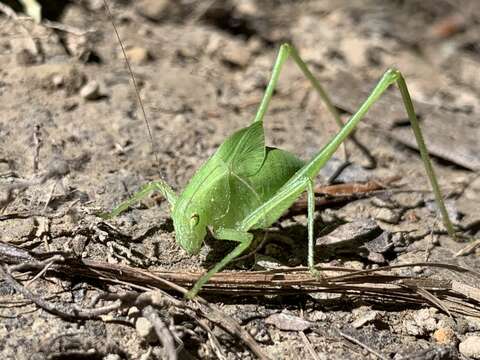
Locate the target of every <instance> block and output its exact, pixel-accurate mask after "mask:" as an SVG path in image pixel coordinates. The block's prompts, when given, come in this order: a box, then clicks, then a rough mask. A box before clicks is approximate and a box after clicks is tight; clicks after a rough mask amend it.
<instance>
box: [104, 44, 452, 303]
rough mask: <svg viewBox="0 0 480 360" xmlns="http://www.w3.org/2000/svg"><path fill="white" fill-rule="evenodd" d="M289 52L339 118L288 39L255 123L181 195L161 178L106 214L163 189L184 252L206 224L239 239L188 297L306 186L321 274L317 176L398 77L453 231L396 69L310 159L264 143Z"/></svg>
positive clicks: (198, 243)
mask: <svg viewBox="0 0 480 360" xmlns="http://www.w3.org/2000/svg"><path fill="white" fill-rule="evenodd" d="M289 56H290V57H291V58H292V59H293V60H294V62H295V63H296V64H297V65H298V66H299V68H300V70H301V71H302V72H303V73H304V75H305V76H306V77H307V78H308V79H309V80H310V82H311V83H312V85H313V87H314V88H315V89H316V91H317V92H318V93H319V95H320V97H321V98H322V99H323V101H324V102H325V103H326V105H327V108H328V109H329V110H330V112H332V114H333V115H334V117H335V119H336V121H337V122H339V123H341V121H340V117H339V115H338V113H337V112H336V109H335V108H334V106H333V105H332V102H331V101H330V100H329V97H328V96H327V94H326V92H325V91H324V90H323V88H322V86H321V85H320V83H319V82H318V81H317V80H316V78H315V77H314V76H313V75H312V73H311V72H310V71H309V69H308V67H307V65H306V64H305V63H304V61H303V60H302V59H301V58H300V56H299V54H298V52H297V50H296V49H295V48H294V47H293V46H291V45H289V44H283V45H282V46H281V47H280V50H279V53H278V56H277V60H276V62H275V65H274V67H273V71H272V75H271V78H270V81H269V84H268V86H267V88H266V91H265V94H264V96H263V99H262V101H261V103H260V106H259V109H258V111H257V113H256V116H255V118H254V120H253V122H252V124H251V125H250V126H248V127H246V128H243V129H240V130H238V131H236V132H235V133H234V134H233V135H231V136H230V137H229V138H227V140H225V142H224V143H223V144H222V145H220V147H219V148H218V150H217V151H216V152H215V153H214V154H213V155H212V156H211V157H210V158H209V159H208V160H207V162H206V163H205V164H203V165H202V166H201V167H200V168H199V169H198V170H197V172H196V173H195V175H194V176H193V177H192V178H191V179H190V181H189V182H188V184H187V186H186V187H185V189H184V190H183V192H182V193H181V194H180V195H177V194H176V193H175V192H174V191H173V189H172V188H171V187H170V186H169V185H168V184H167V183H166V182H165V181H163V180H160V181H156V182H153V183H150V184H148V185H146V186H145V187H143V188H142V189H141V190H140V191H139V192H137V193H136V194H134V195H133V197H131V198H130V199H128V200H127V201H125V202H124V203H122V204H120V205H119V206H118V207H116V208H115V209H114V210H113V211H112V212H110V213H107V214H104V215H103V217H104V218H111V217H114V216H117V215H118V214H120V213H121V212H122V211H124V210H126V209H127V208H128V207H129V206H131V205H132V204H134V203H136V202H138V201H139V200H141V199H142V198H144V197H145V196H147V195H148V194H150V193H151V192H153V191H159V192H160V193H162V194H163V196H164V197H165V198H166V200H167V201H168V203H169V204H170V209H171V214H172V219H173V224H174V229H175V236H176V241H177V242H178V244H179V245H180V246H181V247H182V248H183V249H184V250H185V251H186V252H187V253H189V254H192V255H194V254H197V253H198V252H199V251H200V249H201V247H202V245H203V241H204V238H205V236H206V235H207V229H209V230H210V232H211V234H212V235H213V237H214V238H216V239H219V240H230V241H236V242H238V245H237V246H236V247H235V248H234V249H233V251H231V252H230V253H229V254H227V255H226V256H225V257H224V258H223V259H222V260H221V261H220V262H218V263H217V264H216V265H215V266H214V267H213V268H212V269H210V270H209V271H208V272H207V273H205V274H204V275H203V276H202V277H201V278H200V279H199V280H198V281H197V282H196V283H195V285H194V286H193V287H192V289H191V290H190V291H189V292H188V293H187V297H188V298H192V297H194V296H195V295H196V294H197V293H198V292H199V291H200V289H201V288H202V286H203V285H204V284H205V283H206V282H207V281H208V280H209V279H210V278H211V277H212V276H213V275H214V274H215V273H217V272H218V271H220V270H222V269H223V268H224V267H225V266H226V265H227V264H228V263H229V262H231V261H232V260H233V259H235V258H236V257H238V256H239V255H241V254H242V253H243V252H244V251H245V250H246V249H248V248H249V246H250V244H251V242H252V239H253V234H251V233H250V232H249V231H251V230H254V229H266V228H268V227H269V226H271V225H272V224H273V223H274V222H275V221H277V220H278V219H279V218H280V216H281V215H282V214H283V213H284V212H285V211H286V210H287V209H288V208H289V207H290V206H291V205H292V204H293V203H294V202H295V201H296V200H297V198H298V197H299V196H300V195H301V194H302V193H303V192H305V191H306V192H307V199H308V206H307V216H308V225H307V228H308V267H309V269H310V271H311V272H312V273H313V274H314V275H318V273H317V272H316V270H315V263H314V228H313V226H314V211H315V195H314V191H313V181H314V178H315V176H316V175H317V174H318V172H319V171H320V169H321V168H322V167H323V166H324V165H325V163H326V162H327V161H328V160H329V159H330V158H331V157H332V155H333V154H334V153H335V151H336V150H337V149H338V147H339V146H340V145H341V144H342V143H343V142H344V141H345V139H346V138H347V137H348V136H349V134H351V133H352V131H353V130H354V129H355V127H356V126H357V124H358V123H359V122H360V120H361V119H362V118H363V117H364V115H365V114H366V113H367V111H368V110H369V108H370V107H371V106H372V105H373V104H374V103H375V102H376V101H377V99H378V98H379V97H380V96H381V95H382V94H383V93H384V92H385V90H387V88H388V87H389V86H390V85H392V84H394V83H396V84H397V86H398V88H399V90H400V93H401V95H402V99H403V103H404V106H405V109H406V112H407V114H408V117H409V120H410V122H411V125H412V129H413V132H414V134H415V137H416V140H417V143H418V148H419V150H420V154H421V157H422V160H423V162H424V165H425V169H426V173H427V176H428V178H429V180H430V183H431V186H432V189H433V192H434V194H435V199H436V202H437V204H438V207H439V209H440V212H441V215H442V217H443V222H444V224H445V227H446V229H447V231H448V233H449V234H450V235H452V236H453V235H454V230H453V225H452V223H451V221H450V219H449V216H448V214H447V211H446V208H445V205H444V202H443V198H442V194H441V191H440V188H439V186H438V183H437V180H436V176H435V173H434V170H433V167H432V164H431V161H430V158H429V155H428V152H427V148H426V145H425V142H424V140H423V136H422V133H421V130H420V126H419V122H418V120H417V117H416V114H415V111H414V107H413V103H412V101H411V99H410V95H409V92H408V89H407V86H406V83H405V80H404V78H403V76H402V74H401V73H400V72H399V71H398V70H395V69H389V70H387V71H386V72H385V74H384V75H383V77H382V78H381V80H380V81H379V82H378V84H377V85H376V87H375V88H374V89H373V91H372V92H371V94H370V95H369V97H368V98H367V99H366V100H365V102H364V103H363V104H362V105H361V106H360V108H359V110H358V111H357V112H356V113H355V114H354V115H352V116H351V118H350V119H349V120H348V122H347V123H345V125H344V126H343V127H342V128H341V130H340V131H339V132H338V133H337V135H336V136H335V137H333V139H332V140H331V141H330V142H329V143H328V144H327V145H325V146H324V147H323V148H322V149H321V150H320V151H319V152H318V153H317V154H316V155H315V156H313V158H312V159H311V160H310V161H308V162H304V161H302V160H300V159H298V158H297V157H296V156H295V155H293V154H292V153H289V152H287V151H284V150H281V149H277V148H272V147H267V146H265V137H264V129H263V118H264V115H265V113H266V111H267V108H268V105H269V103H270V100H271V98H272V95H273V92H274V89H275V86H276V84H277V81H278V78H279V75H280V72H281V68H282V65H283V64H284V63H285V61H286V60H287V58H288V57H289Z"/></svg>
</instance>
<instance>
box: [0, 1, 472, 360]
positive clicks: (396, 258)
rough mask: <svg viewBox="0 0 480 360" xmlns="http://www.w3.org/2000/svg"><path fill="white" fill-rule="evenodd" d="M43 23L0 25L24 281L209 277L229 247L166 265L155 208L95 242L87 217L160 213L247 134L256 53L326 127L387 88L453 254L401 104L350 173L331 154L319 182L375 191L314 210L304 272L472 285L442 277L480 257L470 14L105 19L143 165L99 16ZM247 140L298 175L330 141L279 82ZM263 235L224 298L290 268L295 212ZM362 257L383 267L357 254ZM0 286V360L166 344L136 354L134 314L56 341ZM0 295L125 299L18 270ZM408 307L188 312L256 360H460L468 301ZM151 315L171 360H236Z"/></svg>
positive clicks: (79, 12)
mask: <svg viewBox="0 0 480 360" xmlns="http://www.w3.org/2000/svg"><path fill="white" fill-rule="evenodd" d="M6 3H8V2H6ZM52 3H55V2H48V1H46V2H44V4H45V6H44V19H43V21H42V23H41V24H34V23H33V22H32V21H30V20H28V19H25V18H23V17H22V16H23V15H22V14H21V13H13V14H12V13H10V14H9V13H8V11H7V13H5V9H3V3H2V4H0V5H2V8H1V9H0V33H1V36H0V75H1V76H0V94H1V102H0V109H1V112H0V114H1V118H0V186H1V187H0V191H1V193H0V196H1V197H0V199H1V204H2V207H3V212H2V213H1V214H0V229H1V233H0V234H1V242H2V244H7V245H13V246H15V249H17V250H18V249H20V250H22V251H24V252H23V253H22V254H25V251H28V254H30V255H32V256H34V257H35V258H36V259H38V256H40V255H41V254H43V255H41V256H43V258H45V254H55V253H62V254H69V256H72V258H77V259H86V260H95V261H102V262H104V263H109V264H112V265H113V264H122V265H128V266H130V267H134V268H141V269H148V270H149V271H153V270H169V271H187V272H191V271H202V270H204V269H206V268H209V267H211V266H212V265H213V264H214V263H215V262H216V261H218V259H220V258H222V257H223V256H224V255H225V254H226V252H227V251H228V250H229V249H230V248H231V247H230V246H229V245H230V244H228V243H226V242H218V241H214V240H208V241H207V242H206V244H205V246H204V247H203V249H202V250H201V252H200V254H199V255H198V256H189V255H187V254H186V252H184V251H183V250H181V248H180V247H179V245H178V244H176V242H175V234H174V231H173V227H172V223H171V219H170V215H169V212H168V206H167V204H166V202H165V201H163V199H162V198H161V196H159V195H158V194H156V195H153V196H150V197H149V198H148V199H146V200H144V201H143V202H142V203H141V204H140V205H137V206H134V207H133V208H132V209H131V210H129V211H127V212H125V213H124V214H122V215H121V216H119V217H117V218H116V219H113V220H111V221H107V222H104V221H102V220H101V219H100V218H98V217H97V216H95V213H97V212H98V211H102V210H107V209H111V208H112V207H113V206H114V205H116V204H118V203H119V202H121V201H122V200H125V199H126V198H128V196H129V195H130V194H132V193H133V192H135V191H136V190H138V189H139V188H140V187H141V186H142V185H143V184H145V183H147V182H149V181H152V180H155V179H157V178H158V177H159V176H163V178H164V179H165V180H166V181H167V182H168V183H169V184H171V186H172V187H173V188H174V189H176V190H178V191H180V190H181V189H182V188H183V187H184V186H185V184H186V183H187V181H188V180H189V179H190V177H191V176H192V175H193V173H194V172H195V170H196V169H198V167H199V166H200V165H201V164H202V163H203V162H204V161H205V160H206V159H207V158H208V157H209V156H210V155H211V154H212V153H213V152H214V151H215V150H216V149H217V147H218V146H219V145H220V144H221V143H222V142H223V140H224V139H225V138H226V137H227V136H228V135H229V134H231V133H233V132H234V131H235V130H237V129H240V128H242V127H244V126H245V125H246V124H248V123H249V122H250V121H251V119H252V117H253V116H254V115H255V111H256V107H257V106H258V104H259V101H260V99H261V96H262V94H263V90H264V88H265V85H266V83H267V81H268V79H269V76H270V71H271V67H272V64H273V62H274V59H275V56H276V52H277V50H278V48H279V46H280V44H281V43H282V42H285V41H288V42H291V43H293V44H294V45H295V46H296V47H297V49H298V50H299V53H300V54H301V56H302V58H303V59H304V60H305V61H306V62H307V63H308V65H309V66H310V67H311V69H312V71H313V72H314V73H315V75H316V76H318V78H319V79H320V81H321V83H322V84H323V85H324V86H325V88H326V90H327V91H328V93H329V94H330V95H331V97H332V100H333V102H334V104H335V106H336V107H337V108H338V110H339V111H340V112H341V114H342V118H343V119H344V120H347V119H348V117H349V116H350V115H351V114H352V113H354V112H355V111H356V109H357V108H358V107H359V106H360V104H361V103H362V102H363V101H364V99H365V98H366V96H367V95H368V94H369V92H370V91H371V89H372V88H373V87H374V85H375V84H376V82H377V81H378V79H379V78H380V77H381V75H382V74H383V72H384V71H385V70H386V69H387V68H389V67H396V68H398V69H399V70H400V71H401V72H402V73H403V74H404V76H405V78H406V81H407V84H408V87H409V89H410V92H411V94H412V98H413V99H414V100H415V105H416V109H417V112H418V114H419V118H420V121H421V124H422V128H423V130H424V133H425V138H426V142H427V145H428V146H429V151H430V153H431V155H432V156H433V163H434V168H435V170H436V172H437V174H438V177H439V182H440V185H441V187H442V189H443V190H444V193H445V194H446V198H447V208H448V211H449V214H450V216H451V218H452V221H453V222H454V224H455V226H456V227H457V229H458V233H459V238H458V239H456V240H454V239H452V238H451V237H449V236H448V235H447V234H446V231H445V228H444V226H443V225H442V222H441V217H440V215H439V214H437V208H436V205H435V202H434V197H433V195H432V193H431V192H430V191H428V190H429V185H428V181H427V178H426V176H425V171H424V168H423V165H422V161H421V158H420V155H419V152H418V149H417V146H416V143H415V140H414V137H413V135H412V133H411V130H410V128H409V124H408V118H407V116H406V115H405V111H404V109H403V105H402V102H401V97H400V95H399V93H398V90H397V89H395V88H392V89H390V90H388V91H387V93H386V94H385V96H384V97H382V99H381V100H380V101H379V103H378V104H376V105H375V106H374V107H373V108H372V109H371V111H370V112H369V113H368V114H367V117H366V120H365V121H363V122H362V123H361V124H360V125H359V127H358V130H357V132H356V139H357V140H358V142H359V143H360V144H361V145H363V147H364V148H365V149H367V152H365V151H361V149H360V146H359V145H357V144H354V143H353V142H352V141H348V142H347V145H346V148H347V151H348V153H349V155H350V160H351V162H352V164H351V165H349V166H348V167H347V168H346V169H345V170H344V171H343V172H341V174H340V175H339V176H338V177H336V178H335V179H334V182H335V183H346V184H353V183H368V182H369V181H370V182H371V181H372V180H376V181H377V183H379V184H382V185H384V188H382V190H381V191H375V192H371V193H362V194H361V196H357V194H353V195H352V194H350V197H348V198H347V199H346V200H345V199H343V200H342V201H341V202H335V201H331V202H328V201H327V203H326V205H324V206H323V207H322V211H319V212H317V219H316V223H317V224H318V226H317V232H318V234H317V237H318V239H317V245H318V246H317V247H318V251H317V259H316V260H317V262H318V263H320V264H323V265H325V266H327V265H329V266H334V265H335V266H344V267H349V268H355V269H357V270H360V269H375V268H378V267H379V266H385V265H395V264H405V263H412V262H440V263H448V264H454V265H459V266H462V267H464V268H468V269H473V270H475V269H476V270H478V269H479V266H480V261H479V260H478V252H476V250H475V249H473V250H472V251H470V252H465V254H464V255H461V256H457V255H458V252H459V251H461V250H462V249H464V248H465V247H466V246H467V245H468V244H469V243H472V242H473V241H474V239H475V236H477V238H478V236H480V211H478V210H479V209H478V207H479V206H478V203H479V200H480V178H479V176H478V174H479V171H480V142H479V141H478V140H479V139H480V119H479V114H480V97H479V95H480V71H479V69H480V43H479V42H478V38H479V35H480V4H479V3H478V1H476V0H458V1H450V0H435V1H434V0H426V1H425V0H424V1H413V0H411V1H401V0H395V1H381V0H362V1H360V0H358V1H347V0H345V1H342V0H337V1H327V0H316V1H289V0H263V1H253V0H243V1H242V0H231V1H215V0H213V1H207V0H205V1H194V0H182V1H173V0H172V1H168V0H162V1H159V0H144V1H135V2H133V1H127V0H121V1H120V0H118V1H113V0H111V1H110V7H111V10H112V13H113V18H114V21H115V23H116V25H117V27H118V31H119V35H120V37H121V39H122V40H123V43H124V45H125V48H126V51H127V53H128V56H129V58H130V59H131V64H132V67H133V70H134V72H135V74H136V76H137V81H138V86H139V89H140V95H141V97H142V99H143V102H144V105H145V110H146V113H147V116H148V119H149V122H150V127H151V133H152V137H153V148H152V142H151V141H150V139H149V136H148V131H147V128H146V125H145V123H144V121H143V118H142V115H141V111H140V109H139V105H138V102H137V99H136V96H135V91H134V88H133V86H132V82H131V79H130V76H129V73H128V71H127V70H126V66H125V62H124V59H123V55H122V53H121V50H120V46H119V43H118V41H117V39H116V37H115V33H114V31H113V28H112V24H111V22H110V20H109V19H108V17H107V16H106V14H105V11H104V8H103V2H102V1H99V0H84V1H81V0H77V1H71V2H68V3H67V2H65V3H64V6H63V7H61V8H58V4H57V7H55V6H54V5H55V4H53V5H52ZM8 4H9V5H11V4H10V3H8ZM265 127H266V136H267V143H268V145H270V146H275V147H280V148H282V149H285V150H288V151H291V152H293V153H295V154H296V155H298V156H299V157H300V158H302V159H305V160H308V159H309V158H310V157H311V156H313V155H314V154H315V153H316V152H317V151H318V149H320V148H321V147H322V146H323V145H325V144H326V143H327V142H328V141H329V139H330V138H331V137H332V136H333V135H334V134H335V133H336V131H337V130H338V127H337V125H336V124H335V122H334V121H333V118H332V116H331V115H330V114H329V113H328V111H327V110H326V108H325V106H324V105H323V104H322V103H321V100H320V98H319V97H318V96H317V95H316V93H315V91H314V90H313V89H312V88H311V86H310V83H309V82H308V80H307V79H306V78H305V77H304V76H303V75H302V73H301V72H300V71H299V70H298V68H297V67H296V66H295V64H294V62H293V61H288V62H287V63H286V66H285V67H284V70H283V72H282V74H281V78H280V81H279V86H278V89H277V91H276V93H275V96H274V100H273V101H272V104H271V107H270V110H269V112H268V114H267V116H266V118H265ZM366 153H370V157H369V156H367V155H366ZM343 157H344V153H343V151H342V150H339V151H337V153H336V155H335V157H334V159H332V160H331V161H330V162H329V163H328V164H327V166H326V167H325V168H324V169H322V171H321V173H320V175H319V177H318V179H317V184H320V185H325V184H327V183H328V181H329V180H332V178H331V177H332V175H333V174H334V172H335V170H336V169H337V168H338V167H339V165H340V164H341V163H342V160H343ZM372 159H374V162H372ZM392 178H395V181H392ZM327 199H330V200H331V197H327ZM270 233H271V234H272V236H271V238H272V239H271V241H269V242H268V243H267V244H266V245H265V246H262V247H261V248H260V249H259V250H258V252H257V253H256V254H255V260H256V261H252V259H251V258H250V259H247V260H245V261H242V262H239V263H236V264H232V265H230V266H229V267H228V270H227V271H229V272H233V273H237V274H238V276H239V278H240V279H241V274H242V272H243V271H246V270H262V269H270V268H275V267H278V266H292V267H293V266H300V265H304V266H305V265H306V216H305V211H304V212H303V215H302V214H300V215H297V216H293V217H290V218H288V219H285V220H282V221H281V222H279V223H278V224H275V225H274V226H273V227H272V229H270ZM379 239H381V240H382V241H384V244H383V245H382V246H383V247H382V246H376V247H375V244H377V245H378V242H379V241H380V240H379ZM20 250H18V251H20ZM0 260H1V262H2V264H3V265H2V268H3V269H4V270H5V269H8V268H7V265H6V264H7V263H8V264H10V266H13V265H12V262H13V263H15V261H12V259H11V258H10V259H7V258H5V254H4V253H2V254H1V256H0ZM17 265H18V264H17ZM4 270H2V273H3V276H2V277H3V279H4V281H3V282H2V283H0V350H1V353H2V359H105V360H107V359H108V360H115V359H162V358H167V356H168V355H167V351H166V350H165V349H166V346H165V344H164V343H163V345H164V346H162V345H161V344H160V343H159V342H158V341H157V340H156V338H155V336H153V339H152V334H151V332H152V330H151V325H149V324H151V321H150V323H149V322H148V320H145V319H146V318H145V316H146V315H145V313H142V314H143V315H142V316H140V315H138V314H137V313H138V311H141V309H140V310H139V308H137V307H138V306H137V307H134V306H131V307H129V308H128V309H122V311H123V312H122V311H120V310H119V311H113V314H112V313H108V314H104V315H102V316H101V317H94V318H91V319H87V320H85V319H83V320H82V319H79V320H75V319H66V318H65V317H62V316H59V315H58V314H55V313H54V312H53V313H52V311H46V309H45V308H42V309H40V308H39V306H38V304H36V305H35V304H34V303H32V302H31V299H28V298H26V297H25V294H23V295H22V294H21V293H19V291H18V289H16V288H15V287H14V286H12V282H11V281H5V279H6V278H5V272H4ZM14 274H15V276H16V278H17V279H18V280H21V281H22V283H23V285H24V286H25V287H26V288H28V289H29V291H31V292H32V293H34V294H36V296H37V297H39V298H42V299H44V300H45V301H48V302H49V303H51V304H56V306H61V304H64V305H65V304H67V305H68V306H78V307H81V308H89V307H90V306H92V305H91V304H92V299H94V298H95V297H96V296H98V295H99V294H101V293H109V294H122V293H124V292H125V291H127V290H138V289H137V288H135V287H134V286H132V285H131V284H127V283H125V282H121V281H120V280H119V281H118V282H117V283H115V282H113V281H102V279H101V277H99V278H98V279H96V280H92V279H88V278H86V277H82V276H81V275H80V274H79V275H78V276H74V275H75V274H70V275H69V276H67V275H65V274H64V275H63V276H59V275H58V274H57V273H54V272H52V273H50V272H46V273H45V274H39V276H38V277H37V278H35V279H34V280H33V281H31V282H30V283H28V282H27V280H31V279H32V278H33V276H35V275H36V274H38V269H37V270H35V271H32V272H26V271H24V270H21V272H20V270H19V272H18V273H14ZM396 274H397V275H398V274H401V275H405V276H416V277H420V278H435V279H440V280H445V281H452V280H456V281H459V282H461V283H462V284H467V285H469V286H471V288H472V289H477V290H478V288H480V281H479V277H478V275H477V276H474V275H472V273H470V274H466V273H464V274H461V273H459V272H457V271H453V270H449V269H438V268H429V267H424V266H416V267H413V268H406V269H403V270H401V271H400V270H399V271H398V272H397V273H396ZM140 290H141V289H140ZM172 294H173V295H174V296H175V297H176V298H177V299H181V296H180V295H178V293H176V294H175V293H172ZM423 294H424V301H421V302H420V304H418V303H417V304H412V303H411V302H409V301H405V302H402V303H396V302H394V301H393V302H392V301H387V300H386V299H383V298H382V297H381V296H378V297H377V298H374V297H373V298H372V297H367V296H363V295H362V293H356V294H341V293H340V294H338V293H337V294H335V293H328V292H327V293H318V294H313V293H312V294H307V293H302V294H292V295H289V294H282V295H268V296H258V295H255V296H253V295H252V296H249V295H242V296H232V294H229V293H228V292H227V293H224V294H223V295H222V294H213V295H210V296H208V297H207V300H208V301H209V302H210V303H211V304H214V305H215V306H216V307H217V308H219V309H221V311H222V312H223V313H224V314H226V315H228V316H231V317H232V318H233V319H234V320H235V321H236V322H237V323H238V324H239V325H240V326H241V327H242V328H243V329H244V330H245V331H246V332H247V333H248V334H250V336H251V337H252V338H253V339H254V340H255V342H256V343H257V345H258V346H259V348H260V349H261V350H262V351H263V352H264V354H265V356H268V357H269V358H271V359H354V358H357V359H358V358H359V357H361V358H365V359H375V358H381V359H396V360H400V359H466V358H477V359H480V297H479V296H478V292H477V293H476V294H477V295H476V296H477V298H476V302H475V301H474V299H475V295H472V297H471V298H472V299H473V300H472V303H471V304H470V305H471V306H470V310H471V313H467V312H465V311H463V312H462V311H453V310H452V308H450V310H452V311H451V312H448V311H445V307H443V308H442V302H441V301H440V302H437V301H435V297H433V298H432V297H431V296H430V295H429V294H430V293H429V292H428V291H426V290H425V291H424V293H423ZM207 295H208V294H207V293H206V296H207ZM100 304H101V305H102V306H107V305H108V304H110V302H108V301H107V300H104V301H103V302H102V301H101V302H100ZM62 306H63V305H62ZM447 310H448V309H447ZM136 314H137V315H136ZM159 314H160V315H161V317H162V319H163V323H164V324H166V326H167V327H168V328H169V329H170V330H169V331H170V334H174V335H175V336H174V337H175V344H176V346H180V344H181V343H183V344H184V345H183V346H184V348H183V350H182V351H181V352H180V356H179V357H180V358H185V359H188V358H202V359H210V358H212V359H213V358H219V359H240V358H241V359H249V358H255V355H254V354H253V353H252V351H251V349H249V348H248V346H246V345H245V343H244V341H242V340H241V339H239V338H235V337H232V336H231V335H229V333H228V331H227V332H225V331H222V330H221V329H220V328H219V327H218V326H215V324H214V321H213V322H212V321H209V320H205V319H204V320H201V321H203V323H202V322H199V321H197V322H196V321H195V320H194V319H192V317H191V316H190V317H189V316H187V315H186V314H185V313H175V314H174V315H171V313H170V312H169V311H167V310H165V311H163V310H162V311H161V312H159ZM139 318H142V319H143V320H141V321H140V320H139ZM142 321H146V323H147V325H146V328H147V330H149V331H147V330H144V329H143V328H142V327H141V322H142ZM149 326H150V328H149ZM257 355H258V354H257Z"/></svg>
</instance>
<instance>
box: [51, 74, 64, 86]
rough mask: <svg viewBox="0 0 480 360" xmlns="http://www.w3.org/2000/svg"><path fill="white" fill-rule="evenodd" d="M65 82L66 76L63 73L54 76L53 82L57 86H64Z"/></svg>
mask: <svg viewBox="0 0 480 360" xmlns="http://www.w3.org/2000/svg"><path fill="white" fill-rule="evenodd" d="M64 83H65V78H64V77H63V75H60V74H56V75H54V76H53V77H52V84H53V85H54V86H55V87H60V86H63V84H64Z"/></svg>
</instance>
